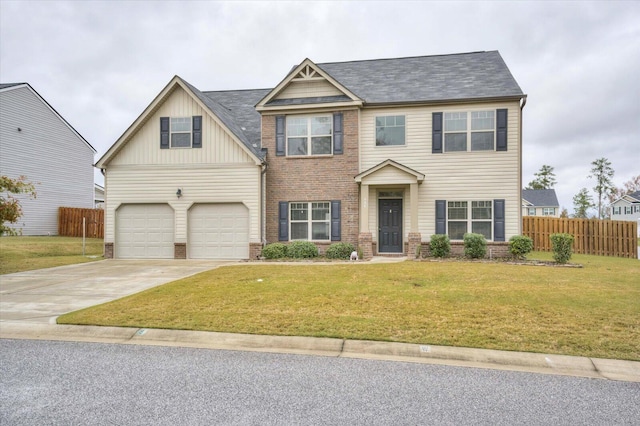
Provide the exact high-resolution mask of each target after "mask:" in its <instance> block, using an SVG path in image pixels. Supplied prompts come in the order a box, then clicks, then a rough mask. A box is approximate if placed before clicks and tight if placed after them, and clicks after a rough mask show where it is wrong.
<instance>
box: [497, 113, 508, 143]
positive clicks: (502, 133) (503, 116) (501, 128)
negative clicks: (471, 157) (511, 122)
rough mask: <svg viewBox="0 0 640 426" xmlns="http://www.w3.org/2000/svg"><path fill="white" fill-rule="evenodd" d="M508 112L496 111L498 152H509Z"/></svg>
mask: <svg viewBox="0 0 640 426" xmlns="http://www.w3.org/2000/svg"><path fill="white" fill-rule="evenodd" d="M507 111H508V110H506V109H499V110H497V111H496V115H497V119H496V151H506V150H507Z"/></svg>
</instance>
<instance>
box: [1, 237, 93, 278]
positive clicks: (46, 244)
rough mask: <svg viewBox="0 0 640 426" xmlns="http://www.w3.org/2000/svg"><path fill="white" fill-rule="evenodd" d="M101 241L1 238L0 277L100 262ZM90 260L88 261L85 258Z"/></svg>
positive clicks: (68, 238) (66, 238) (55, 238)
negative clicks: (83, 251) (83, 248)
mask: <svg viewBox="0 0 640 426" xmlns="http://www.w3.org/2000/svg"><path fill="white" fill-rule="evenodd" d="M102 241H103V240H102V239H98V238H87V239H86V240H85V243H86V244H85V256H82V238H73V237H1V238H0V274H10V273H13V272H21V271H31V270H34V269H42V268H51V267H54V266H63V265H70V264H73V263H83V262H91V261H93V260H99V259H102V247H103V243H102ZM89 256H91V257H89Z"/></svg>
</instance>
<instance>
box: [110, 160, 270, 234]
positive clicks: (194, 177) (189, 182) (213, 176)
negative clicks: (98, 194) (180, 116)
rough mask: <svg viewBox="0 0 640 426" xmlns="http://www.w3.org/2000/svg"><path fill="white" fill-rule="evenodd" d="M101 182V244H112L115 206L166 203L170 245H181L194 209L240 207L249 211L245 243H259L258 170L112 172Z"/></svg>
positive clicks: (158, 168)
mask: <svg viewBox="0 0 640 426" xmlns="http://www.w3.org/2000/svg"><path fill="white" fill-rule="evenodd" d="M105 180H106V187H107V188H108V189H107V191H106V201H105V204H106V205H105V209H106V218H105V221H106V223H105V242H113V241H114V232H115V214H114V212H115V210H116V209H117V208H118V206H120V205H121V204H127V203H167V202H168V203H169V205H170V206H171V207H172V208H173V209H174V210H175V242H186V241H187V214H188V210H189V208H190V207H191V206H192V205H193V204H194V203H243V204H244V205H245V206H246V207H247V209H248V210H249V223H250V230H249V238H250V241H252V242H260V212H259V208H260V167H258V166H255V165H230V166H224V165H218V166H216V165H199V166H189V165H186V166H179V165H176V166H171V167H167V166H120V167H114V166H112V167H109V169H108V170H107V175H106V177H105ZM178 188H180V189H182V194H183V195H182V197H181V198H178V197H177V196H176V191H177V190H178Z"/></svg>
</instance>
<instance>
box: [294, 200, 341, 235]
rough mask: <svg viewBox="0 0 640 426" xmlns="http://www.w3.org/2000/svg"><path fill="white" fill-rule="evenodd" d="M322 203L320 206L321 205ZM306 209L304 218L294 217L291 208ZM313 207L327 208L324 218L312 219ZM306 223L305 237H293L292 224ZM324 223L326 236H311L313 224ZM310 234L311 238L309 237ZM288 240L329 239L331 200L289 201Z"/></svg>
mask: <svg viewBox="0 0 640 426" xmlns="http://www.w3.org/2000/svg"><path fill="white" fill-rule="evenodd" d="M321 205H322V206H321ZM303 206H304V208H305V209H306V212H307V218H306V219H304V220H303V219H294V215H293V210H300V208H301V207H303ZM314 207H317V208H322V209H325V208H326V209H327V213H325V217H324V219H314V218H313V209H314ZM301 223H306V224H307V238H293V225H294V224H301ZM314 224H325V226H326V229H327V238H322V239H318V238H313V225H314ZM309 236H311V238H309ZM289 241H331V202H330V201H293V202H290V203H289Z"/></svg>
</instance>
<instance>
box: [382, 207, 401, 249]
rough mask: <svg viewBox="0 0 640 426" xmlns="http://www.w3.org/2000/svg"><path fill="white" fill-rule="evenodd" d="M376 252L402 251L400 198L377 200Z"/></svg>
mask: <svg viewBox="0 0 640 426" xmlns="http://www.w3.org/2000/svg"><path fill="white" fill-rule="evenodd" d="M378 224H379V226H380V228H379V230H378V252H379V253H402V200H378Z"/></svg>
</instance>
